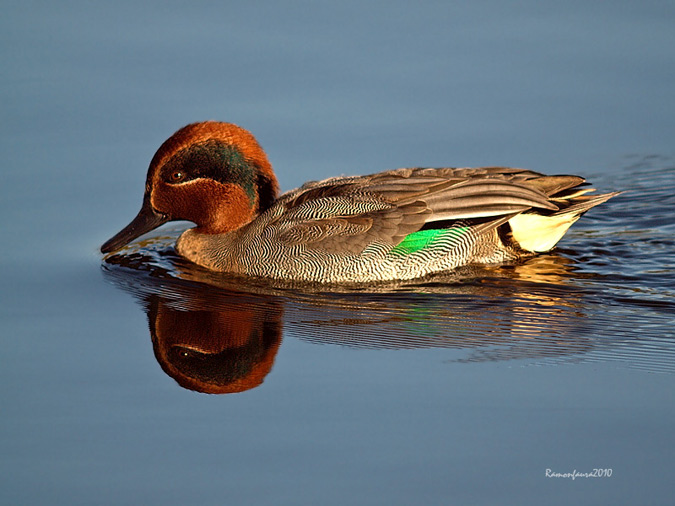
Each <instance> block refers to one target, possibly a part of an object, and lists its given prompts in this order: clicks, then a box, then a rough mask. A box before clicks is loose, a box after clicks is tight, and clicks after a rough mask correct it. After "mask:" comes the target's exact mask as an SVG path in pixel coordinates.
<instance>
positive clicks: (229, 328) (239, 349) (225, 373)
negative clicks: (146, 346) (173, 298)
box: [146, 294, 282, 394]
mask: <svg viewBox="0 0 675 506" xmlns="http://www.w3.org/2000/svg"><path fill="white" fill-rule="evenodd" d="M224 296H225V298H226V299H227V298H228V295H225V294H224ZM231 298H232V299H236V295H234V294H233V295H231ZM146 303H147V309H148V322H149V325H150V335H151V337H152V345H153V349H154V352H155V357H156V358H157V361H158V362H159V364H160V365H161V366H162V369H164V371H165V372H166V373H167V374H168V375H169V376H171V377H172V378H174V379H175V380H176V381H177V382H178V383H179V384H180V385H181V386H183V387H185V388H189V389H190V390H197V391H199V392H205V393H210V394H226V393H234V392H242V391H244V390H249V389H251V388H254V387H257V386H258V385H260V384H261V383H262V382H263V379H264V378H265V376H267V374H268V373H269V372H270V370H271V369H272V364H273V363H274V357H275V356H276V354H277V350H278V348H279V345H280V344H281V332H282V323H281V317H282V309H281V307H274V305H273V304H272V305H270V304H257V305H256V304H247V305H245V304H241V303H239V304H237V303H236V301H234V300H232V301H231V303H232V307H231V308H230V309H229V310H226V311H213V310H188V311H185V310H178V309H174V308H172V307H171V305H170V304H169V303H168V301H167V299H164V298H162V297H161V296H158V295H155V294H149V295H148V297H147V300H146ZM228 305H229V304H228Z"/></svg>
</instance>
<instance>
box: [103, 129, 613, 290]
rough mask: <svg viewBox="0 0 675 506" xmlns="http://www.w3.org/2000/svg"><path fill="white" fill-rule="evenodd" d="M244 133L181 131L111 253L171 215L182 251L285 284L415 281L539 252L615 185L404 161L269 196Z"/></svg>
mask: <svg viewBox="0 0 675 506" xmlns="http://www.w3.org/2000/svg"><path fill="white" fill-rule="evenodd" d="M278 191H279V185H278V183H277V179H276V177H275V175H274V172H273V171H272V167H271V165H270V163H269V161H268V160H267V156H266V155H265V152H264V151H263V150H262V148H261V147H260V145H259V144H258V142H257V141H256V140H255V138H254V137H253V135H251V133H250V132H248V131H246V130H244V129H243V128H240V127H238V126H236V125H234V124H231V123H220V122H215V121H208V122H203V123H194V124H191V125H187V126H186V127H183V128H181V129H180V130H178V131H177V132H176V133H175V134H173V135H172V136H171V137H170V138H169V139H168V140H167V141H165V142H164V144H162V145H161V147H160V148H159V150H158V151H157V153H155V156H154V157H153V159H152V161H151V162H150V167H149V169H148V175H147V180H146V183H145V196H144V198H143V206H142V207H141V210H140V212H139V213H138V215H137V216H136V218H134V220H133V221H132V222H131V223H130V224H129V225H127V226H126V227H125V228H124V229H123V230H122V231H120V232H119V233H118V234H117V235H115V236H114V237H113V238H111V239H110V240H109V241H107V242H106V243H105V244H104V245H103V246H102V247H101V251H102V252H103V253H109V252H112V251H114V250H117V249H119V248H121V247H123V246H124V245H126V244H128V243H129V242H131V241H132V240H134V239H135V238H137V237H139V236H140V235H142V234H144V233H146V232H149V231H150V230H153V229H154V228H156V227H158V226H160V225H162V224H163V223H166V222H167V221H170V220H188V221H192V222H194V223H195V224H196V225H197V226H196V227H195V228H191V229H189V230H187V231H185V232H183V234H182V235H181V236H180V237H179V238H178V241H177V242H176V249H177V251H178V253H179V254H180V255H181V256H183V257H185V258H187V259H188V260H190V261H192V262H194V263H196V264H198V265H200V266H203V267H205V268H207V269H210V270H214V271H222V272H228V273H235V274H239V275H246V276H256V277H267V278H275V279H283V280H289V281H306V282H322V283H367V282H377V281H393V280H406V279H415V278H421V277H424V276H427V275H430V274H434V273H439V272H444V271H449V270H452V269H455V268H457V267H460V266H463V265H468V264H498V263H502V262H508V261H512V260H517V259H519V258H524V257H528V256H532V255H534V254H536V253H538V252H544V251H549V250H550V249H552V248H553V247H554V246H555V244H556V243H557V242H558V241H559V240H560V239H561V237H562V236H563V235H564V234H565V232H566V231H567V229H568V228H569V227H570V226H571V225H572V224H573V223H574V222H575V221H576V220H578V219H579V217H580V216H581V215H582V214H583V213H585V212H586V211H588V210H589V209H590V208H592V207H593V206H596V205H598V204H601V203H603V202H605V201H606V200H608V199H609V198H611V197H613V196H614V195H616V194H617V192H615V193H606V194H603V195H586V194H587V193H588V192H591V191H593V189H592V188H587V187H585V180H584V179H583V178H582V177H579V176H568V175H563V176H545V175H543V174H539V173H537V172H532V171H529V170H523V169H515V168H506V167H481V168H410V169H398V170H391V171H387V172H380V173H378V174H372V175H368V176H353V177H334V178H331V179H326V180H324V181H313V182H309V183H306V184H304V185H303V186H302V187H301V188H298V189H296V190H292V191H290V192H288V193H285V194H283V195H281V196H278Z"/></svg>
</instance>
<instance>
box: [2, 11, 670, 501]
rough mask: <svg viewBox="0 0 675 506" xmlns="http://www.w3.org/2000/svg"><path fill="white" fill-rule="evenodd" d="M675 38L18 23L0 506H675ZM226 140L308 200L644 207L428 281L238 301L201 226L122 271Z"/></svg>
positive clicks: (7, 143)
mask: <svg viewBox="0 0 675 506" xmlns="http://www.w3.org/2000/svg"><path fill="white" fill-rule="evenodd" d="M673 26H675V8H674V7H673V4H672V2H659V1H648V2H623V1H620V2H612V3H611V5H610V4H608V3H607V4H606V3H599V2H565V3H541V2H519V3H518V4H513V3H503V2H490V1H488V2H473V3H458V2H457V3H456V2H429V3H424V4H422V5H413V4H410V3H406V2H368V3H365V4H364V3H362V2H351V1H347V2H340V3H339V5H337V4H336V5H332V4H331V5H329V4H327V3H323V4H321V3H315V2H292V3H286V2H276V3H275V2H247V3H212V4H209V5H206V4H201V3H192V4H187V3H180V2H144V3H138V2H136V3H120V2H117V3H114V4H110V5H97V4H90V3H84V2H83V3H73V2H66V3H43V2H21V3H19V2H8V3H6V4H5V5H4V8H3V15H2V17H1V19H0V51H1V54H2V61H3V72H2V74H1V75H0V87H1V95H0V96H1V97H2V98H1V102H0V103H1V105H2V117H3V119H4V121H2V122H1V123H0V133H1V135H0V149H1V154H2V160H3V162H2V165H3V168H2V174H3V184H2V185H0V209H1V212H2V217H3V219H2V237H3V242H2V245H3V251H2V254H1V255H0V275H1V279H2V291H0V325H1V326H0V329H1V332H0V340H1V341H0V342H1V343H2V345H3V349H4V350H5V353H3V355H2V359H0V363H1V364H2V365H1V367H0V381H1V383H2V390H1V393H0V405H1V406H2V417H0V503H2V504H30V505H34V504H72V505H77V504H87V505H89V504H135V503H139V504H140V503H145V504H195V505H202V504H203V505H211V504H213V505H220V504H270V505H280V504H289V505H290V504H293V505H297V504H313V505H314V504H402V505H407V504H519V505H522V504H672V492H673V488H672V484H671V481H672V480H671V479H670V477H669V474H670V470H672V469H673V466H674V465H675V457H674V454H673V451H672V448H673V446H674V445H675V436H673V430H672V427H673V423H674V422H675V402H674V400H675V399H674V392H675V335H674V331H673V323H674V319H675V268H674V266H675V158H674V155H675V152H674V150H673V139H675V122H674V121H673V118H675V30H673ZM206 119H217V120H223V121H232V122H235V123H238V124H240V125H242V126H243V127H245V128H247V129H249V130H251V131H252V132H253V133H254V134H255V135H256V136H257V138H258V139H259V140H260V142H261V144H262V145H263V146H264V147H265V149H266V150H267V152H268V155H269V157H270V159H271V161H272V163H273V165H274V166H275V169H276V172H277V174H278V176H279V180H280V182H281V184H282V187H283V188H284V189H285V190H289V189H291V188H294V187H296V186H299V185H300V184H302V183H303V182H304V181H306V180H309V179H320V178H325V177H330V176H334V175H338V174H362V173H370V172H376V171H379V170H385V169H392V168H396V167H404V166H480V165H488V164H489V165H509V166H520V167H527V168H530V169H533V170H539V171H542V172H546V173H575V174H580V175H583V176H585V177H587V178H588V179H589V180H590V181H591V182H592V183H593V184H594V186H595V187H596V188H598V189H599V190H602V191H613V190H627V191H626V193H624V194H622V195H620V196H618V197H616V198H614V199H612V200H611V201H610V202H608V203H607V204H605V205H603V206H601V207H599V208H596V209H594V210H592V211H591V212H590V213H589V214H588V215H586V216H584V217H583V218H582V220H580V221H579V222H578V223H577V224H576V225H575V226H574V227H573V229H572V230H571V231H570V233H569V234H568V235H567V236H566V237H565V239H564V240H563V241H562V242H561V243H560V245H559V248H557V249H556V250H555V251H553V252H551V253H550V254H547V255H542V256H540V257H538V258H536V259H533V260H531V261H529V262H526V263H524V264H522V265H514V266H504V267H501V268H486V269H481V270H474V271H467V272H462V273H458V274H457V275H456V276H452V277H448V278H446V279H438V280H434V281H433V282H427V283H424V284H417V285H412V286H411V285H407V286H398V287H387V288H382V289H379V290H370V291H363V290H362V291H358V290H342V291H337V292H336V291H328V290H309V289H307V290H297V289H291V288H288V287H278V286H276V287H275V286H269V285H266V284H260V283H258V284H253V283H247V282H243V281H242V280H234V279H228V278H225V277H222V276H220V277H219V276H213V275H211V274H209V273H207V272H204V271H202V270H200V269H197V268H195V267H194V266H191V265H189V264H187V263H186V262H184V261H182V260H181V259H180V258H179V257H178V256H176V254H175V252H174V250H173V248H172V244H173V241H174V240H175V237H176V236H177V235H178V233H179V232H180V231H181V230H183V229H184V228H185V227H186V226H189V225H187V224H172V225H169V226H166V227H163V228H162V229H160V230H158V231H157V232H155V233H154V234H151V235H150V236H149V237H147V238H145V239H144V240H142V241H140V242H137V243H135V244H133V245H131V246H130V247H129V248H127V249H125V250H123V251H122V252H121V253H119V254H117V255H113V256H111V257H109V258H107V259H106V260H105V261H102V257H101V255H100V254H99V253H98V247H99V246H100V244H101V243H102V242H103V241H104V240H105V239H107V238H109V237H110V236H111V235H112V234H114V233H115V232H117V231H118V230H119V229H120V228H121V227H122V226H124V225H125V224H126V223H128V221H129V220H130V219H131V218H132V217H133V216H134V215H135V214H136V212H137V211H138V209H139V207H140V203H141V198H142V194H143V182H144V179H145V170H146V168H147V165H148V163H149V161H150V159H151V157H152V155H153V153H154V151H155V150H156V149H157V147H158V146H159V145H160V144H161V142H162V141H163V140H164V139H165V138H167V137H168V136H169V135H170V134H171V133H173V132H174V131H175V130H176V129H178V128H179V127H181V126H183V125H185V124H187V123H190V122H193V121H199V120H206ZM204 391H206V392H212V394H206V393H202V392H204ZM595 469H600V470H603V471H602V473H601V474H609V472H608V471H607V470H611V476H603V477H597V478H591V477H584V476H577V477H575V479H571V478H564V477H547V470H550V471H549V474H555V473H560V474H562V473H573V472H575V471H576V472H577V473H582V474H584V473H592V472H593V471H594V470H595Z"/></svg>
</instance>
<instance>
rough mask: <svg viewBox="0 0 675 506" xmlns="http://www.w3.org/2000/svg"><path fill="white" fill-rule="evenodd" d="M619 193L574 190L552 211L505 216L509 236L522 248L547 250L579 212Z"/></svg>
mask: <svg viewBox="0 0 675 506" xmlns="http://www.w3.org/2000/svg"><path fill="white" fill-rule="evenodd" d="M619 193H621V192H614V193H605V194H603V195H594V196H586V195H583V196H580V195H579V194H578V193H577V194H576V195H574V197H572V198H568V199H565V204H568V205H567V206H565V205H561V207H562V209H560V210H559V211H556V212H554V213H552V214H547V215H545V214H540V213H538V212H532V211H530V212H525V213H521V214H518V215H516V216H514V217H512V218H511V219H510V220H509V225H510V226H511V232H512V234H513V239H514V240H515V241H516V242H517V243H518V244H519V245H520V247H521V248H523V249H524V250H527V251H532V252H536V253H541V252H545V251H549V250H551V249H553V247H554V246H555V245H556V244H557V243H558V241H560V239H562V237H563V236H564V235H565V232H567V230H568V229H569V228H570V227H571V226H572V224H573V223H574V222H575V221H577V220H578V219H579V218H580V217H581V215H582V214H584V213H585V212H586V211H588V210H589V209H591V208H592V207H594V206H597V205H599V204H602V203H603V202H606V201H607V200H609V199H610V198H612V197H614V196H615V195H618V194H619Z"/></svg>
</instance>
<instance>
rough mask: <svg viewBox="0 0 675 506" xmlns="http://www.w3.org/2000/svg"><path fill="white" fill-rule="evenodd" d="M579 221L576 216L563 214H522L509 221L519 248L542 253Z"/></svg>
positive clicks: (551, 247) (549, 248)
mask: <svg viewBox="0 0 675 506" xmlns="http://www.w3.org/2000/svg"><path fill="white" fill-rule="evenodd" d="M578 219H579V215H578V214H573V213H564V214H559V215H555V214H554V215H552V216H542V215H541V214H534V213H522V214H518V215H516V216H514V217H513V218H511V219H510V220H509V225H511V231H512V232H513V238H514V239H515V240H516V242H518V244H519V245H520V247H521V248H523V249H524V250H527V251H533V252H536V253H542V252H544V251H549V250H551V249H553V247H554V246H555V245H556V244H557V243H558V241H559V240H560V239H562V236H563V235H565V232H567V229H569V228H570V227H571V226H572V224H573V223H574V222H575V221H577V220H578Z"/></svg>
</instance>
